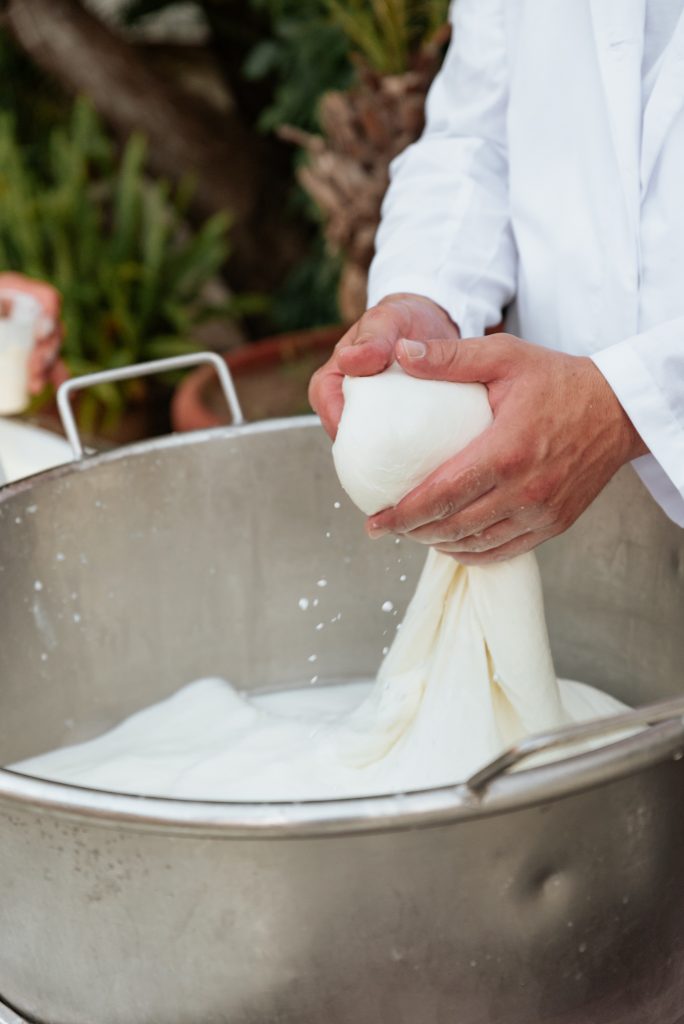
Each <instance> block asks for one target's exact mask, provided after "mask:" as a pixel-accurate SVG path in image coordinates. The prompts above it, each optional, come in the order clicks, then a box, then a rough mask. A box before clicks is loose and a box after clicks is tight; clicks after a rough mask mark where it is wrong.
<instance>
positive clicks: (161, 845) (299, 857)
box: [0, 418, 684, 1024]
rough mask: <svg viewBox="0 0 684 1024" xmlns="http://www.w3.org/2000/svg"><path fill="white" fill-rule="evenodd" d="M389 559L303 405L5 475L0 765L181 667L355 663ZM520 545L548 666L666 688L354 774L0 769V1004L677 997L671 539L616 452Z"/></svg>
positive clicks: (644, 1016)
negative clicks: (68, 780) (201, 797)
mask: <svg viewBox="0 0 684 1024" xmlns="http://www.w3.org/2000/svg"><path fill="white" fill-rule="evenodd" d="M338 502H339V503H340V507H339V508H338V507H336V503H338ZM328 534H330V536H329V537H328V536H327V535H328ZM420 562H421V552H420V551H419V550H418V548H417V547H414V546H411V545H409V544H404V543H402V544H400V545H395V544H394V543H393V541H392V540H391V539H389V540H384V541H380V542H376V543H373V544H370V543H368V542H367V541H366V539H365V536H364V534H363V530H362V524H361V520H360V517H359V515H358V513H357V512H356V511H355V510H354V509H353V508H352V507H351V506H350V504H349V502H348V501H347V500H346V499H345V497H344V495H343V494H342V493H341V492H340V488H339V485H338V483H337V481H336V479H335V475H334V472H333V469H332V466H331V460H330V453H329V443H328V442H327V440H326V438H325V436H324V435H323V432H322V431H321V429H320V427H319V426H318V424H317V422H316V421H315V420H314V419H313V418H303V419H296V420H287V421H279V422H277V421H276V422H270V423H265V424H258V425H255V426H238V427H235V428H227V429H222V430H216V431H211V432H207V433H201V434H188V435H183V436H178V437H171V438H164V439H162V440H155V441H149V442H145V443H143V444H139V445H136V446H133V447H130V448H127V449H122V450H119V451H116V452H113V453H107V454H105V455H98V456H95V457H92V458H86V459H84V460H82V461H78V462H76V463H74V464H73V465H70V466H68V467H65V468H63V469H59V470H53V471H51V472H48V473H46V474H43V475H41V476H39V477H34V478H32V479H29V480H26V481H22V482H19V483H16V484H13V485H10V486H8V487H5V488H4V489H3V490H2V491H0V580H1V581H2V586H1V589H0V615H1V621H2V630H3V632H2V642H1V643H0V763H2V764H9V763H12V762H14V761H16V760H18V759H20V758H25V757H28V756H30V755H34V754H37V753H39V752H40V751H43V750H47V749H50V748H52V747H55V746H58V745H60V744H64V743H69V742H75V741H77V740H80V739H84V738H86V737H91V736H94V735H96V734H97V733H99V732H101V731H102V730H104V729H106V728H107V727H109V726H111V725H113V724H114V723H115V722H117V721H119V720H120V719H122V718H124V717H125V716H126V715H128V714H130V713H131V712H133V711H135V710H136V709H138V708H141V707H143V706H145V705H147V704H150V703H151V702H153V701H157V700H159V699H161V698H162V697H164V696H166V695H168V694H170V693H171V692H172V691H174V690H175V689H176V688H177V687H178V686H180V685H181V684H183V683H185V682H187V681H188V680H190V679H193V678H197V677H198V676H202V675H206V674H221V675H223V676H225V677H226V678H229V679H231V680H233V681H234V682H236V683H237V684H239V685H240V686H242V687H244V688H245V689H254V688H266V687H267V688H282V687H288V686H291V685H292V684H293V683H298V682H300V681H301V680H302V679H303V678H306V677H307V676H308V675H310V663H309V661H308V657H309V655H310V654H311V653H316V654H317V655H318V661H317V673H318V675H319V677H320V683H324V682H326V681H339V680H343V679H354V678H358V677H360V676H366V675H369V674H372V673H373V672H374V671H375V669H376V668H377V665H378V663H379V660H380V656H381V648H382V647H383V645H384V644H385V643H386V642H387V640H388V639H389V637H390V635H391V632H392V630H393V624H394V622H396V621H397V620H393V624H392V626H391V627H389V632H388V633H387V635H385V634H384V631H385V630H388V616H387V614H386V613H385V612H383V611H382V608H381V606H382V604H383V602H384V601H386V600H387V599H388V598H389V599H391V600H392V601H393V602H394V603H395V605H396V607H397V609H398V611H399V614H401V612H402V611H403V608H404V607H405V604H406V601H407V599H408V597H409V596H410V593H411V591H412V587H413V583H414V581H415V578H416V575H417V573H418V571H419V567H420ZM541 564H542V574H543V577H544V584H545V591H546V598H547V606H548V613H549V622H550V628H551V635H552V642H553V647H554V652H555V655H556V659H557V664H558V668H559V671H560V672H561V673H562V674H565V675H569V676H573V677H576V678H581V679H584V680H585V681H587V682H591V683H594V684H596V685H598V686H602V687H605V689H607V690H609V691H610V692H611V693H614V694H615V695H616V696H618V697H621V698H623V699H625V700H626V701H628V702H631V703H634V704H646V703H648V704H651V703H652V702H658V701H661V700H665V699H668V698H677V699H675V700H671V701H669V702H668V703H666V704H664V705H658V706H657V707H655V708H654V709H650V710H648V711H647V712H644V713H643V714H641V715H640V716H639V718H638V721H643V722H651V723H653V724H651V725H649V726H648V728H646V729H645V730H642V731H641V732H639V733H638V734H636V735H631V736H630V737H629V738H627V739H624V738H622V739H619V740H617V741H614V742H608V743H607V745H606V746H604V747H601V748H600V749H596V750H592V751H590V752H588V753H585V754H582V755H581V756H573V757H567V758H565V759H564V760H561V761H559V762H557V763H555V764H551V765H548V766H546V767H542V768H534V769H529V770H523V771H519V772H516V773H514V774H508V768H509V767H510V766H511V765H512V764H513V763H514V762H516V761H518V760H521V759H524V757H525V756H526V755H527V754H528V753H529V752H531V751H533V750H534V749H536V747H537V746H539V745H541V746H544V745H549V743H552V742H554V740H553V739H552V738H549V737H547V738H544V739H543V740H542V741H540V743H536V742H531V743H528V744H523V745H522V747H521V749H519V750H518V751H516V752H515V753H514V755H513V756H511V757H510V758H508V759H504V760H502V761H500V762H497V763H496V764H495V765H493V766H492V767H490V769H489V770H488V771H486V772H484V773H481V774H480V775H479V776H478V777H477V778H476V779H474V780H472V782H471V784H469V785H468V784H463V785H458V786H454V787H451V788H446V789H440V790H433V791H427V792H421V793H410V794H406V795H400V796H387V797H378V798H373V799H361V800H345V801H327V802H312V803H299V804H287V803H284V804H224V803H201V802H197V801H173V800H161V799H146V798H135V797H130V796H121V795H115V794H110V793H104V792H98V791H95V790H87V789H81V788H77V787H69V786H63V785H58V784H53V783H48V782H44V781H41V780H37V779H31V778H27V777H23V776H20V775H18V774H15V773H12V772H9V771H0V1002H2V1003H4V1004H6V1006H7V1007H8V1008H9V1007H11V1008H13V1010H14V1011H15V1012H16V1013H17V1014H18V1015H19V1019H27V1020H32V1021H38V1022H41V1024H276V1022H277V1024H454V1021H458V1024H646V1022H653V1024H676V1022H677V1024H679V1022H680V1021H682V1020H684V873H683V872H682V864H683V863H684V814H683V813H682V807H683V806H684V763H683V762H682V761H681V760H680V758H681V755H682V751H683V750H684V722H683V720H682V712H683V711H684V700H683V699H682V691H684V680H683V678H682V668H681V666H682V664H683V663H684V629H683V628H682V625H683V622H682V595H683V593H684V572H683V565H684V538H683V535H682V533H681V531H679V530H678V529H677V528H676V527H675V526H674V525H673V524H671V523H670V522H669V521H667V520H666V519H665V517H664V516H663V515H662V514H661V513H660V511H659V510H658V509H657V508H656V507H655V506H654V504H653V502H652V501H651V499H650V498H649V497H648V496H647V494H646V493H645V492H644V491H643V489H642V488H641V485H640V484H639V483H638V481H637V480H636V477H635V476H634V475H633V474H632V473H631V471H629V470H627V471H625V472H623V473H621V474H620V475H619V477H618V478H616V480H615V481H614V482H613V483H612V484H611V485H610V487H609V488H608V489H607V490H606V491H605V492H604V494H603V495H602V496H601V497H600V499H599V500H598V501H597V502H596V503H595V505H594V506H593V507H592V508H591V509H590V510H589V512H587V513H586V514H585V516H584V517H583V518H582V519H581V520H580V521H579V522H578V523H577V524H576V526H575V527H574V528H573V529H572V530H571V531H570V532H569V533H568V534H567V535H566V536H565V537H563V538H562V539H560V540H558V541H556V542H553V543H551V544H549V545H547V546H546V547H545V549H544V550H543V552H542V556H541ZM403 575H406V576H407V577H408V579H407V580H406V582H402V581H401V579H400V577H401V576H403ZM321 578H325V579H326V580H327V581H328V586H327V587H325V588H317V587H316V581H317V580H319V579H321ZM302 596H306V597H309V598H310V599H313V598H314V597H316V598H317V599H318V600H319V605H318V607H317V608H316V610H315V611H313V610H311V611H308V612H302V611H300V609H299V607H298V600H299V598H300V597H302ZM338 612H341V613H342V616H341V619H339V620H338V621H337V622H335V623H334V624H329V627H328V628H326V629H324V630H323V631H322V632H317V631H316V630H315V625H316V623H317V622H318V621H321V620H325V621H327V622H329V620H331V619H332V618H334V617H335V616H336V615H337V613H338ZM635 721H636V719H635ZM602 729H604V727H602ZM604 731H605V730H604ZM608 739H609V738H608ZM3 1012H4V1014H5V1019H6V1020H10V1019H11V1018H10V1010H9V1009H7V1010H5V1011H3V1010H1V1009H0V1021H2V1020H3Z"/></svg>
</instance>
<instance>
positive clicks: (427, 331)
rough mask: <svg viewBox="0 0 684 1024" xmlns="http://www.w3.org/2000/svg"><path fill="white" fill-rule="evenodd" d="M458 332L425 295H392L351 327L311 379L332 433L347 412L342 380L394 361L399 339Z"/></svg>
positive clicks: (373, 371) (312, 392)
mask: <svg viewBox="0 0 684 1024" xmlns="http://www.w3.org/2000/svg"><path fill="white" fill-rule="evenodd" d="M436 337H438V338H451V339H456V338H458V337H459V333H458V328H457V327H456V326H455V325H454V324H453V323H452V321H451V320H450V319H449V317H448V316H447V314H446V313H445V312H444V310H443V309H442V307H441V306H438V305H437V304H436V303H434V302H432V301H431V300H430V299H426V298H425V297H424V296H422V295H408V294H397V295H389V296H387V298H385V299H383V300H382V302H379V303H378V305H377V306H374V307H373V308H372V309H369V310H368V312H367V313H364V315H363V316H362V317H361V319H360V320H359V321H357V323H355V324H354V325H353V326H352V327H350V328H349V330H348V331H347V333H346V334H345V335H344V337H343V338H342V340H341V341H340V342H338V344H337V347H336V348H335V351H334V353H333V354H332V356H331V357H330V359H329V360H328V362H327V363H326V364H325V366H322V367H321V369H320V370H318V371H317V372H316V373H315V374H314V375H313V377H312V378H311V384H310V385H309V401H310V402H311V405H312V406H313V408H314V409H315V410H316V412H317V413H318V415H319V416H320V417H321V421H322V423H323V426H324V427H325V429H326V430H327V432H328V434H329V435H330V437H332V438H334V437H335V434H336V433H337V425H338V423H339V422H340V416H341V415H342V407H343V405H344V399H343V397H342V379H343V377H345V376H352V377H370V376H372V375H373V374H376V373H381V372H382V371H383V370H386V369H387V367H388V366H389V365H390V364H391V363H392V362H394V349H395V346H396V343H397V342H398V341H399V340H400V338H436Z"/></svg>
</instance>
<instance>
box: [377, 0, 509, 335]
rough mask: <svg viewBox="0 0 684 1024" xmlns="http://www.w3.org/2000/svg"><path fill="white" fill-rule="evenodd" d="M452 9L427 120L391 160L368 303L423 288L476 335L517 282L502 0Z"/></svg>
mask: <svg viewBox="0 0 684 1024" xmlns="http://www.w3.org/2000/svg"><path fill="white" fill-rule="evenodd" d="M455 11H456V13H455V24H454V33H453V41H452V45H451V47H450V49H449V53H448V54H447V57H446V60H445V63H444V67H443V69H442V71H441V72H440V74H439V75H438V77H437V79H436V81H435V83H434V85H433V88H432V90H431V92H430V96H429V98H428V103H427V123H426V130H425V132H424V134H423V137H422V138H421V139H420V140H419V141H418V142H417V143H416V144H415V145H413V146H411V147H409V149H408V150H406V151H405V152H404V153H402V154H401V155H400V156H399V157H398V158H397V159H396V160H395V161H394V163H393V165H392V168H391V184H390V187H389V189H388V192H387V195H386V197H385V202H384V204H383V214H382V221H381V225H380V229H379V231H378V235H377V242H376V245H377V252H376V257H375V259H374V261H373V264H372V267H371V271H370V277H369V305H370V306H373V305H375V304H376V303H377V302H379V301H380V300H381V299H382V298H383V297H384V296H385V295H387V294H389V293H396V292H413V293H416V294H420V295H424V296H427V297H428V298H430V299H432V300H433V301H434V302H435V303H437V304H438V305H439V306H441V307H442V308H443V309H444V310H445V311H446V312H447V313H448V314H449V316H450V318H451V320H452V321H454V322H456V323H458V324H459V326H460V328H461V333H462V334H463V335H464V336H468V335H470V336H473V335H481V334H483V333H484V330H485V328H486V327H488V326H492V325H493V324H496V323H498V322H499V320H500V318H501V310H502V308H503V307H504V306H505V305H506V304H507V303H508V302H509V301H510V299H511V297H512V295H513V293H514V289H515V280H516V272H517V266H516V264H517V259H516V250H515V244H514V241H513V235H512V231H511V227H510V211H509V204H508V163H507V153H506V141H507V140H506V112H507V106H508V80H507V54H506V39H505V33H504V31H503V13H502V11H503V4H502V2H501V0H461V3H459V4H458V5H456V8H455Z"/></svg>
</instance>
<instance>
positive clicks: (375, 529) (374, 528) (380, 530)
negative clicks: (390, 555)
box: [367, 523, 389, 540]
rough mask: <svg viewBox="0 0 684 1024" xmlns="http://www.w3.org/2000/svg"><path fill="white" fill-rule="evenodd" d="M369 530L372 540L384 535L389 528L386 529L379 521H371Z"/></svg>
mask: <svg viewBox="0 0 684 1024" xmlns="http://www.w3.org/2000/svg"><path fill="white" fill-rule="evenodd" d="M367 530H368V536H369V537H370V539H371V540H378V538H379V537H384V536H385V534H386V533H389V530H386V529H385V527H384V526H380V524H379V523H369V524H368V527H367Z"/></svg>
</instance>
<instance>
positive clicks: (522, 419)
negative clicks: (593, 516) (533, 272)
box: [309, 294, 647, 565]
mask: <svg viewBox="0 0 684 1024" xmlns="http://www.w3.org/2000/svg"><path fill="white" fill-rule="evenodd" d="M395 359H396V360H397V361H398V362H399V363H400V365H401V366H402V368H403V369H404V370H405V371H406V372H407V373H409V374H411V375H412V376H414V377H422V378H429V379H435V380H449V381H461V382H464V383H467V382H479V383H482V384H484V385H485V386H486V388H487V391H488V395H489V403H490V405H491V407H492V412H493V415H494V421H493V423H492V425H491V426H490V427H489V428H488V429H487V430H485V431H484V433H482V434H481V435H480V436H479V437H477V438H476V439H475V440H474V441H472V442H471V443H470V444H469V445H468V446H467V447H466V448H464V449H463V451H461V452H459V454H458V455H456V456H454V458H452V459H449V460H448V461H447V462H445V463H444V464H443V465H442V466H440V467H439V468H438V469H437V470H435V472H434V473H432V474H431V475H430V476H429V477H428V478H427V479H426V480H425V481H424V482H423V483H422V484H420V485H419V486H418V487H416V488H415V490H413V491H411V493H410V494H408V495H407V496H406V497H405V498H404V499H403V500H402V501H401V502H400V503H399V504H398V505H397V506H396V507H395V508H392V509H386V510H385V511H383V512H380V513H378V515H376V516H372V517H371V518H370V519H369V520H368V522H367V530H368V533H369V535H370V536H371V537H373V538H375V537H381V536H383V535H384V534H386V533H395V534H399V535H402V536H406V537H408V538H410V539H411V540H415V541H418V542H419V543H422V544H429V545H431V546H433V547H436V548H437V549H438V550H439V551H443V552H445V553H446V554H449V555H452V556H453V557H454V558H457V559H458V560H459V561H460V562H463V563H464V564H466V565H481V564H486V563H488V562H493V561H500V560H503V559H506V558H511V557H512V556H513V555H518V554H522V553H523V552H525V551H529V550H531V549H532V548H534V547H536V546H537V545H538V544H541V543H542V542H543V541H545V540H548V539H549V538H551V537H554V536H556V535H557V534H559V533H562V532H563V531H564V530H566V529H567V528H568V527H569V526H571V525H572V523H574V521H575V520H576V519H577V518H578V516H579V515H581V513H582V512H583V511H584V510H585V508H587V506H588V505H589V504H590V503H591V502H592V501H593V500H594V498H595V497H596V496H597V495H598V494H599V492H600V491H601V490H602V489H603V487H604V486H605V485H606V484H607V483H608V481H609V480H610V478H611V477H612V476H613V475H614V474H615V473H616V471H617V470H618V469H619V468H620V466H622V465H623V464H624V463H625V462H629V461H631V460H632V459H634V458H637V457H638V456H639V455H644V454H646V452H647V448H646V446H645V444H644V442H643V441H642V439H641V438H640V437H639V434H638V433H637V431H636V429H635V428H634V426H633V424H632V423H631V421H630V420H629V418H628V416H627V414H626V413H625V411H624V409H623V408H622V406H621V405H620V403H619V402H618V400H617V398H616V397H615V394H614V393H613V391H612V390H611V388H610V386H609V385H608V383H607V381H606V380H605V378H604V377H603V375H602V374H601V372H600V371H599V370H598V368H597V367H596V366H595V364H594V363H593V362H592V361H591V359H589V358H586V357H583V356H570V355H565V354H563V353H560V352H555V351H553V350H551V349H547V348H543V347H541V346H539V345H533V344H530V343H529V342H526V341H521V340H520V339H518V338H515V337H512V336H511V335H508V334H494V335H491V336H489V337H487V338H466V339H463V340H461V339H460V335H459V332H458V329H457V327H456V326H455V325H454V324H453V323H452V321H451V320H450V319H449V317H448V316H447V314H446V313H445V312H444V310H443V309H441V307H439V306H437V305H436V304H435V303H433V302H431V301H430V300H429V299H426V298H424V297H422V296H418V295H405V294H401V295H391V296H388V297H387V298H386V299H384V300H383V301H382V302H380V303H379V304H378V305H377V306H375V307H374V308H373V309H370V310H369V311H368V312H367V313H366V314H365V315H364V316H363V317H362V318H361V320H359V322H358V323H357V324H355V325H354V326H353V327H352V328H351V329H350V330H349V331H348V332H347V333H346V334H345V336H344V337H343V338H342V340H341V341H340V343H339V344H338V346H337V348H336V350H335V352H334V354H333V356H332V357H331V359H330V360H329V361H328V363H326V365H325V366H324V367H322V368H321V369H320V370H319V371H318V372H317V373H316V374H315V375H314V377H313V378H312V381H311V386H310V390H309V397H310V400H311V404H312V405H313V407H314V409H315V410H316V411H317V412H318V414H319V415H320V417H321V420H322V422H323V425H324V427H325V429H326V430H327V432H328V434H329V435H330V436H331V437H333V438H334V436H335V433H336V432H337V425H338V423H339V420H340V416H341V414H342V408H343V404H344V403H343V397H342V379H343V377H344V376H346V375H351V376H369V375H372V374H375V373H380V372H381V371H382V370H384V369H386V368H387V367H388V366H389V365H390V364H391V363H392V362H393V361H394V360H395Z"/></svg>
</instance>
